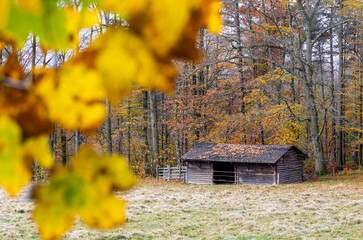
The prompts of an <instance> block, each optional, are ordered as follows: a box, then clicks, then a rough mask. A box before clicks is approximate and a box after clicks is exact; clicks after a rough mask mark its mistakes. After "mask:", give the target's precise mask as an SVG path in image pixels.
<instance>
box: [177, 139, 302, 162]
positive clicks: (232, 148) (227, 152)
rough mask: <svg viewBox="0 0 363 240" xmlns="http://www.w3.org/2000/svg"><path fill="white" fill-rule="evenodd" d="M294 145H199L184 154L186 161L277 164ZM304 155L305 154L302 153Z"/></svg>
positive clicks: (183, 157) (183, 158)
mask: <svg viewBox="0 0 363 240" xmlns="http://www.w3.org/2000/svg"><path fill="white" fill-rule="evenodd" d="M292 148H294V149H295V150H296V151H298V152H299V153H301V151H300V150H299V149H297V148H296V147H294V146H292V145H289V146H287V145H244V144H223V143H198V144H197V145H196V146H195V147H194V148H192V149H191V150H189V151H188V152H187V153H186V154H184V155H183V156H182V157H181V159H182V160H184V161H210V162H242V163H270V164H273V163H275V162H277V160H279V159H280V158H281V157H282V156H283V155H284V154H285V153H286V152H287V151H289V150H290V149H292ZM302 154H303V153H302Z"/></svg>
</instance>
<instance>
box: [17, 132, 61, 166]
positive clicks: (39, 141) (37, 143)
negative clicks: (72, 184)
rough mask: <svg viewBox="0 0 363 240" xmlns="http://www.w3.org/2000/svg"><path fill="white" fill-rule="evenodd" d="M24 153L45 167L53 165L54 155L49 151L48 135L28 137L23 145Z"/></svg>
mask: <svg viewBox="0 0 363 240" xmlns="http://www.w3.org/2000/svg"><path fill="white" fill-rule="evenodd" d="M23 155H24V157H30V158H32V159H34V160H35V161H37V162H38V163H39V164H40V165H41V166H42V167H44V168H51V167H52V166H53V162H54V161H53V156H52V154H51V152H50V151H49V144H48V139H47V136H46V135H42V136H39V137H32V138H29V139H27V140H26V141H25V143H24V146H23Z"/></svg>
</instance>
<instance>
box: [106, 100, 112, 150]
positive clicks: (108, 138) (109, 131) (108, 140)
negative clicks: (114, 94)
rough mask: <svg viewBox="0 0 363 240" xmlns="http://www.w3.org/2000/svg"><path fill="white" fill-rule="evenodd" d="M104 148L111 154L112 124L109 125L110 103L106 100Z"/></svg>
mask: <svg viewBox="0 0 363 240" xmlns="http://www.w3.org/2000/svg"><path fill="white" fill-rule="evenodd" d="M105 129H106V149H107V154H112V125H111V104H110V101H108V100H106V121H105Z"/></svg>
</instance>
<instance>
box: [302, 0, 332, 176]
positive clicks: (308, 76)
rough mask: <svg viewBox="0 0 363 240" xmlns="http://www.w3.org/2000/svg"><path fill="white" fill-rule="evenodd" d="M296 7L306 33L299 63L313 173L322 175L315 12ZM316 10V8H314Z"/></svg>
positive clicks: (322, 153)
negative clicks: (315, 82) (313, 165)
mask: <svg viewBox="0 0 363 240" xmlns="http://www.w3.org/2000/svg"><path fill="white" fill-rule="evenodd" d="M297 3H298V6H299V8H300V10H301V11H303V19H304V21H303V23H304V25H305V26H304V27H305V31H306V33H305V34H306V35H305V36H306V50H305V58H306V60H305V61H306V63H305V64H304V63H301V65H303V66H304V70H305V71H304V73H303V75H302V76H301V77H302V80H303V81H302V82H303V85H304V88H305V91H306V93H305V101H306V105H307V110H308V114H309V123H310V124H309V125H310V129H309V130H310V136H311V143H312V147H313V154H314V158H315V173H317V174H324V172H326V163H325V160H324V152H323V146H322V143H321V138H320V131H319V118H318V110H317V106H316V105H317V103H316V100H315V96H314V83H313V61H312V56H313V44H312V29H313V26H312V21H313V19H314V15H313V14H315V10H316V9H313V10H311V9H308V7H306V8H305V7H304V6H303V4H302V2H301V0H297ZM315 8H318V6H315Z"/></svg>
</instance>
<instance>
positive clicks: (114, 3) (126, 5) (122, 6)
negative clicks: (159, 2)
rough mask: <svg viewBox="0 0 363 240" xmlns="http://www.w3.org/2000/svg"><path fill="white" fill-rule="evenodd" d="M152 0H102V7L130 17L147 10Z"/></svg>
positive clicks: (124, 16)
mask: <svg viewBox="0 0 363 240" xmlns="http://www.w3.org/2000/svg"><path fill="white" fill-rule="evenodd" d="M150 2H151V0H138V1H135V0H122V1H119V0H101V1H100V8H101V9H105V10H108V11H112V12H114V13H118V14H120V15H121V16H122V17H123V18H126V19H127V18H128V17H129V16H131V15H135V14H138V13H140V12H141V11H143V10H145V9H146V8H147V7H148V5H149V4H150Z"/></svg>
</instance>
